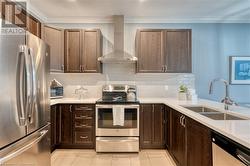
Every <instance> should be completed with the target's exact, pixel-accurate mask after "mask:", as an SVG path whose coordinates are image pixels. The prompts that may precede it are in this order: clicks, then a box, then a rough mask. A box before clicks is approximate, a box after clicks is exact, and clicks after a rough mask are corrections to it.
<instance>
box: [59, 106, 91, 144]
mask: <svg viewBox="0 0 250 166" xmlns="http://www.w3.org/2000/svg"><path fill="white" fill-rule="evenodd" d="M57 116H58V118H56V119H57V120H56V126H58V127H57V130H58V131H57V132H56V133H57V137H58V138H57V139H58V143H57V144H56V148H70V149H71V148H94V147H95V105H94V104H86V105H85V104H84V105H77V104H61V105H58V111H57Z"/></svg>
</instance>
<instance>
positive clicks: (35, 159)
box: [0, 124, 50, 166]
mask: <svg viewBox="0 0 250 166" xmlns="http://www.w3.org/2000/svg"><path fill="white" fill-rule="evenodd" d="M0 165H13V166H14V165H19V166H21V165H30V166H50V124H47V125H46V126H44V127H43V128H41V129H40V130H38V131H36V132H34V133H32V134H31V135H28V136H27V137H25V138H23V139H22V140H20V141H18V142H16V143H15V144H13V145H11V146H9V147H6V148H4V149H3V150H1V151H0Z"/></svg>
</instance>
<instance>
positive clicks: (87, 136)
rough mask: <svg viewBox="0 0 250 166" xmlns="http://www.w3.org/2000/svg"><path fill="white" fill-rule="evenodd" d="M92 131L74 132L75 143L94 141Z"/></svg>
mask: <svg viewBox="0 0 250 166" xmlns="http://www.w3.org/2000/svg"><path fill="white" fill-rule="evenodd" d="M93 141H94V140H93V133H92V132H74V143H75V144H89V143H90V144H91V143H93Z"/></svg>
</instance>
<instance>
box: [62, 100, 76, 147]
mask: <svg viewBox="0 0 250 166" xmlns="http://www.w3.org/2000/svg"><path fill="white" fill-rule="evenodd" d="M72 109H73V105H67V104H63V105H60V106H59V122H58V123H59V143H60V145H61V146H63V145H71V144H72Z"/></svg>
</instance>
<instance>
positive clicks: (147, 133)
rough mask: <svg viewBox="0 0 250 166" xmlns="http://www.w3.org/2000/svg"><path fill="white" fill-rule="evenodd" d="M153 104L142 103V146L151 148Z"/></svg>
mask: <svg viewBox="0 0 250 166" xmlns="http://www.w3.org/2000/svg"><path fill="white" fill-rule="evenodd" d="M152 110H153V105H152V104H142V105H141V108H140V146H141V148H151V143H152Z"/></svg>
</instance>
